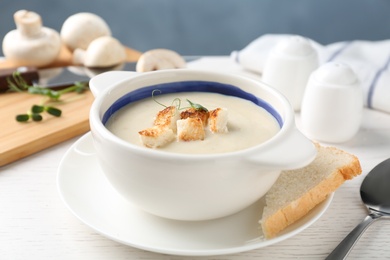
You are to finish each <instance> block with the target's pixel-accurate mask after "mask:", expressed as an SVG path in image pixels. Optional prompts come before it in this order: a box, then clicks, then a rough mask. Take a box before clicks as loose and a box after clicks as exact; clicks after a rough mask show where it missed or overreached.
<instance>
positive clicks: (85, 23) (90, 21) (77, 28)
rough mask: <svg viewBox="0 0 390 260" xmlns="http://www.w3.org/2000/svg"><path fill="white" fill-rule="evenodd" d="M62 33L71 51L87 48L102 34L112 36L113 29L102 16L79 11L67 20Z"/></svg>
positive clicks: (63, 39)
mask: <svg viewBox="0 0 390 260" xmlns="http://www.w3.org/2000/svg"><path fill="white" fill-rule="evenodd" d="M60 34H61V39H62V41H63V43H64V44H65V45H66V46H67V47H68V48H69V49H70V50H71V51H73V50H75V49H77V48H79V49H83V50H86V49H87V48H88V46H89V44H90V43H91V42H92V41H93V40H95V39H97V38H99V37H101V36H111V30H110V28H109V27H108V25H107V23H106V22H105V21H104V20H103V19H102V18H101V17H100V16H98V15H96V14H92V13H77V14H74V15H71V16H69V17H68V18H67V19H66V20H65V22H64V24H63V25H62V28H61V32H60Z"/></svg>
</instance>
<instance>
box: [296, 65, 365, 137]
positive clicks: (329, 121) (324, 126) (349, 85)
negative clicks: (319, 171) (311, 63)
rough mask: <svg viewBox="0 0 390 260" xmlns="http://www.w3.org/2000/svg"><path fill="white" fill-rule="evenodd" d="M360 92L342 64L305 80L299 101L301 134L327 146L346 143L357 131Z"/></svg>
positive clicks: (355, 81) (357, 83)
mask: <svg viewBox="0 0 390 260" xmlns="http://www.w3.org/2000/svg"><path fill="white" fill-rule="evenodd" d="M362 111H363V90H362V88H361V85H360V82H359V80H358V78H357V76H356V74H355V73H354V71H353V70H352V69H351V68H350V67H349V66H348V65H346V64H342V63H335V62H329V63H326V64H324V65H322V66H321V67H320V68H318V69H317V70H316V71H314V72H313V73H312V74H311V75H310V78H309V82H308V84H307V87H306V92H305V95H304V97H303V101H302V109H301V122H302V131H303V132H304V133H305V134H306V135H307V136H308V137H309V138H311V139H314V140H317V141H323V142H329V143H341V142H346V141H348V140H350V139H351V138H352V137H353V136H354V135H355V134H356V133H357V132H358V130H359V128H360V124H361V120H362Z"/></svg>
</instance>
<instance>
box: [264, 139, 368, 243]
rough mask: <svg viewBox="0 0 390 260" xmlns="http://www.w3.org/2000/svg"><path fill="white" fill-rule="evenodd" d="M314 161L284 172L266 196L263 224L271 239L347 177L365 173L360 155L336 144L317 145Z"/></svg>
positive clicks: (323, 198) (303, 214)
mask: <svg viewBox="0 0 390 260" xmlns="http://www.w3.org/2000/svg"><path fill="white" fill-rule="evenodd" d="M317 149H318V154H317V157H316V158H315V159H314V161H313V162H312V163H311V164H310V165H308V166H306V167H304V168H301V169H297V170H291V171H283V172H282V173H281V175H280V177H279V178H278V180H277V181H276V183H275V184H274V185H273V186H272V188H271V189H270V190H269V191H268V193H267V194H266V197H265V203H266V206H265V207H264V209H263V216H262V218H261V220H260V224H261V227H262V230H263V233H264V236H265V237H266V238H272V237H274V236H276V235H277V234H278V233H279V232H281V231H282V230H283V229H285V228H286V227H287V226H289V225H291V224H292V223H294V222H295V221H297V220H299V219H300V218H302V217H303V216H305V215H306V214H307V213H308V212H309V211H310V210H311V209H313V208H314V207H315V206H316V205H317V204H319V203H320V202H322V201H324V200H325V199H326V198H327V196H328V195H329V194H330V193H332V192H334V191H335V190H336V189H337V188H338V187H339V186H340V185H341V184H343V183H344V181H345V180H349V179H352V178H353V177H355V176H357V175H359V174H360V173H361V172H362V169H361V166H360V162H359V160H358V158H357V157H356V156H354V155H352V154H349V153H347V152H345V151H342V150H340V149H337V148H335V147H324V146H320V145H318V144H317Z"/></svg>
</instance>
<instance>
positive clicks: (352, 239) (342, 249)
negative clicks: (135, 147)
mask: <svg viewBox="0 0 390 260" xmlns="http://www.w3.org/2000/svg"><path fill="white" fill-rule="evenodd" d="M379 217H381V215H380V214H377V213H370V214H369V215H368V216H367V217H366V218H365V219H364V220H363V221H362V222H361V223H360V224H359V225H357V226H356V227H355V228H354V229H353V230H352V231H351V232H350V233H349V234H348V235H347V236H346V237H345V238H344V239H343V241H341V242H340V244H339V245H338V246H337V247H336V248H335V249H334V250H333V251H332V253H330V254H329V256H328V257H327V258H326V260H330V259H332V260H337V259H345V257H346V256H347V255H348V253H349V252H350V251H351V249H352V247H353V246H354V245H355V244H356V242H357V241H358V239H359V238H360V236H361V235H362V234H363V232H364V231H365V230H366V229H367V228H368V226H369V225H370V224H371V223H373V222H374V221H375V220H376V219H378V218H379Z"/></svg>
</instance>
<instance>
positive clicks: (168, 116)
mask: <svg viewBox="0 0 390 260" xmlns="http://www.w3.org/2000/svg"><path fill="white" fill-rule="evenodd" d="M179 118H180V115H179V112H177V111H176V107H175V106H170V107H167V108H165V109H163V110H161V111H159V112H158V114H157V116H156V119H155V120H154V125H155V126H167V127H169V128H170V129H172V130H173V132H174V133H176V121H177V120H178V119H179Z"/></svg>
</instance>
